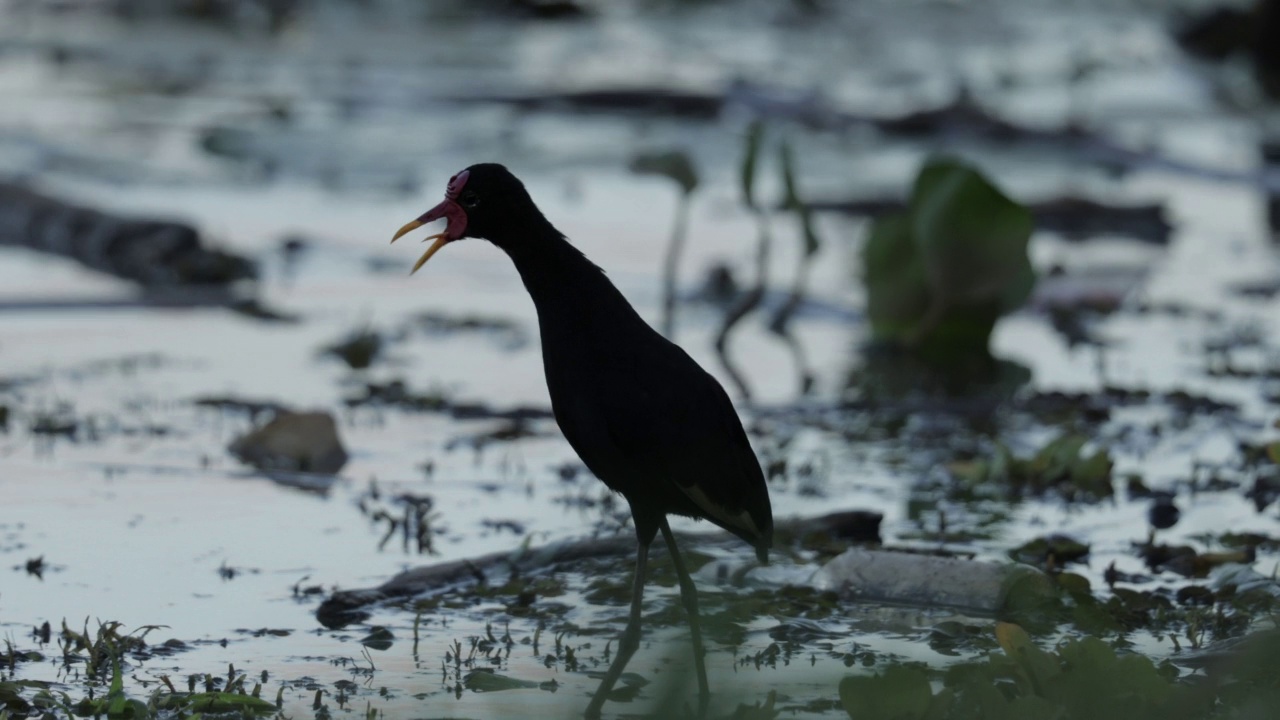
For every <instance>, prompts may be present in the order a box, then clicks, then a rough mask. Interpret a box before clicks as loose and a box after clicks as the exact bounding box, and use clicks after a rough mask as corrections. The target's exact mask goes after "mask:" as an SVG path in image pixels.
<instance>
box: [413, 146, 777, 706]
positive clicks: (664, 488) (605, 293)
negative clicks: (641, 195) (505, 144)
mask: <svg viewBox="0 0 1280 720" xmlns="http://www.w3.org/2000/svg"><path fill="white" fill-rule="evenodd" d="M440 218H444V219H445V221H446V225H445V228H444V232H442V233H439V234H437V235H433V236H431V237H429V238H427V239H428V240H435V242H434V243H433V244H432V245H431V247H430V248H428V250H427V251H426V253H424V254H423V255H422V258H421V259H419V260H418V262H417V264H415V265H414V266H413V272H417V270H418V268H420V267H422V266H423V264H425V263H426V262H427V260H429V259H430V258H431V256H432V255H434V254H435V253H436V251H438V250H439V249H440V248H442V247H444V246H445V245H446V244H448V243H450V242H453V241H455V240H460V239H462V238H467V237H475V238H483V239H485V240H488V241H489V242H492V243H493V244H494V245H497V246H498V247H499V248H501V249H502V250H503V251H504V252H506V253H507V255H508V256H510V257H511V260H512V261H513V262H514V263H515V266H516V269H517V270H518V271H519V272H520V278H521V279H522V280H523V281H524V286H525V288H527V289H528V291H529V295H530V296H532V297H533V304H534V305H535V306H536V307H537V311H538V327H539V330H540V332H541V336H542V363H543V369H544V370H545V372H546V376H547V390H548V392H549V393H550V395H551V409H552V411H553V412H554V413H555V417H556V422H557V423H558V424H559V425H560V429H561V431H563V432H564V436H565V438H566V439H567V440H568V441H569V444H570V445H572V446H573V449H574V450H575V451H576V452H577V453H578V456H579V457H580V458H582V461H583V462H584V463H585V464H586V466H587V468H589V469H590V470H591V472H592V473H594V474H595V476H596V477H597V478H599V479H600V480H601V481H603V482H604V484H605V485H608V486H609V488H610V489H612V490H614V491H615V492H618V493H621V494H622V496H623V497H625V498H626V499H627V502H628V503H629V504H630V505H631V516H632V519H633V521H634V523H635V530H636V538H637V540H639V550H638V552H637V553H636V574H635V582H634V585H633V589H632V595H631V617H630V620H629V621H628V622H627V629H626V632H625V633H623V636H622V640H621V641H620V642H619V644H618V654H617V656H616V657H615V659H614V661H613V664H612V665H610V666H609V671H608V672H607V673H606V674H605V677H604V680H603V681H601V683H600V687H599V688H598V689H597V690H596V693H595V695H594V697H592V699H591V703H590V705H588V706H587V710H586V715H587V717H598V716H599V714H600V708H601V706H602V705H603V704H604V701H605V698H606V697H607V696H608V694H609V692H610V690H612V688H613V685H614V683H615V682H617V679H618V676H619V675H621V674H622V671H623V669H624V668H625V667H626V665H627V662H628V661H629V660H630V658H631V656H632V654H634V653H635V651H636V648H637V647H638V646H639V643H640V606H641V601H642V599H643V596H644V573H645V565H646V561H647V559H648V554H649V545H650V544H651V543H652V542H653V539H654V537H655V535H656V534H657V533H658V531H659V530H661V531H662V537H663V539H664V540H665V541H666V543H667V548H668V549H669V550H670V552H671V558H672V561H673V563H674V565H675V569H676V573H677V574H678V576H679V578H680V595H681V599H682V601H683V603H684V607H685V610H686V612H687V613H688V615H689V626H690V630H691V634H692V636H693V653H694V664H695V667H696V668H697V673H698V690H699V695H700V699H701V702H702V705H703V706H704V707H705V704H706V702H707V699H708V697H709V691H708V688H707V671H706V666H705V664H704V661H703V649H702V633H701V629H700V627H699V618H698V595H697V589H696V588H695V587H694V585H693V579H692V578H690V577H689V572H688V570H687V569H686V568H685V565H684V561H683V560H682V559H681V558H680V553H679V551H678V550H677V549H676V542H675V538H674V537H673V536H672V534H671V528H670V527H669V526H668V524H667V515H668V514H672V513H674V514H676V515H684V516H686V517H692V518H701V519H706V520H710V521H711V522H713V523H715V524H716V525H719V526H720V527H722V528H724V529H725V530H728V531H729V532H731V533H733V534H734V535H737V536H738V537H740V538H742V539H743V540H746V541H747V542H748V543H750V544H751V545H752V546H753V547H754V548H755V550H756V555H757V556H758V557H759V559H760V562H762V563H765V562H768V551H769V548H770V547H771V546H772V545H773V513H772V510H771V509H770V505H769V491H768V488H767V486H766V485H765V479H764V474H763V473H762V472H761V471H760V464H759V462H758V461H757V460H756V456H755V454H754V453H753V452H752V450H751V445H750V444H749V443H748V441H747V434H746V432H744V431H743V429H742V422H741V421H740V420H739V419H738V416H737V414H736V413H735V412H734V409H733V404H732V403H731V402H730V400H729V396H728V394H726V393H725V391H724V388H723V387H721V386H720V383H719V382H717V381H716V380H715V378H713V377H712V376H711V375H709V374H707V372H706V371H705V370H703V369H702V368H701V367H699V366H698V364H697V363H696V362H694V361H693V359H692V358H690V357H689V355H688V354H686V353H685V351H684V350H682V349H680V347H679V346H678V345H676V344H674V343H672V342H670V341H669V340H667V339H666V338H664V337H663V336H662V335H660V334H658V333H657V332H656V331H654V330H653V328H651V327H649V325H647V324H646V323H645V321H644V320H643V319H641V318H640V315H638V314H637V313H636V311H635V309H633V308H632V307H631V304H630V303H628V302H627V300H626V298H624V297H623V296H622V293H621V292H619V291H618V289H617V288H616V287H614V285H613V283H612V282H610V281H609V278H608V277H606V276H605V274H604V271H603V270H601V269H600V268H599V267H597V266H596V265H594V264H593V263H592V262H591V261H590V260H588V259H587V258H586V256H585V255H583V254H582V252H580V251H579V250H578V249H577V248H575V247H574V246H573V245H571V244H569V241H568V240H567V239H566V238H565V236H564V235H563V234H562V233H561V232H560V231H559V230H556V229H555V227H553V226H552V225H551V223H550V222H548V221H547V219H546V218H545V217H544V216H543V215H542V212H541V211H540V210H538V207H537V205H535V204H534V202H533V199H532V198H530V197H529V193H528V192H527V191H526V190H525V188H524V184H523V183H521V182H520V180H519V179H517V178H516V177H515V176H514V175H512V174H511V173H510V172H509V171H508V170H507V169H506V168H505V167H503V166H502V165H497V164H492V163H484V164H479V165H472V166H471V167H469V168H467V169H466V170H463V171H462V172H460V173H458V174H457V175H454V176H453V177H452V178H450V180H449V186H448V189H447V190H446V191H445V199H444V202H442V203H440V204H439V205H437V206H435V207H434V208H432V209H431V210H428V211H427V212H426V213H424V214H423V215H422V216H421V217H419V218H417V219H416V220H413V221H411V222H409V223H407V224H406V225H405V226H404V227H402V228H400V230H398V231H397V232H396V234H395V237H393V238H392V239H391V241H392V242H395V240H396V239H397V238H399V237H400V236H402V235H404V234H405V233H407V232H410V231H411V230H414V229H415V228H418V227H420V226H422V225H425V224H426V223H429V222H432V221H434V220H438V219H440Z"/></svg>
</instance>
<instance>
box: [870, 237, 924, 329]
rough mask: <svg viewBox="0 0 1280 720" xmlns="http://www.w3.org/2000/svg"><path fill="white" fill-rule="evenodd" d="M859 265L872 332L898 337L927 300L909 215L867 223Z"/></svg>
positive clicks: (913, 322)
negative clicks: (866, 234)
mask: <svg viewBox="0 0 1280 720" xmlns="http://www.w3.org/2000/svg"><path fill="white" fill-rule="evenodd" d="M862 268H863V282H864V283H865V285H866V287H867V316H868V317H869V318H870V320H871V332H872V335H873V336H874V337H875V338H876V339H878V340H899V339H901V338H902V337H903V336H904V335H906V334H908V333H910V332H911V331H912V330H914V329H915V327H916V324H917V323H919V322H920V319H921V318H922V317H923V316H924V314H925V311H926V310H927V309H928V307H929V301H930V293H929V286H928V282H927V280H926V278H925V270H924V265H923V263H921V262H920V254H919V253H918V252H917V251H916V245H915V243H914V242H913V241H912V238H911V218H910V217H908V216H907V215H903V214H895V215H886V216H884V217H881V218H879V219H877V220H876V221H875V222H874V223H873V224H872V225H871V234H870V237H868V238H867V242H866V244H865V245H863V246H862Z"/></svg>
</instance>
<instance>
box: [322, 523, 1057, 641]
mask: <svg viewBox="0 0 1280 720" xmlns="http://www.w3.org/2000/svg"><path fill="white" fill-rule="evenodd" d="M880 519H881V516H880V515H879V513H873V512H865V511H848V512H839V513H833V514H830V515H824V516H821V517H817V518H804V519H795V520H790V521H786V522H781V523H779V524H778V525H777V526H776V528H775V533H776V537H777V540H778V545H780V546H781V545H784V544H786V543H790V542H792V541H793V540H795V539H798V538H801V537H805V536H810V535H812V534H814V533H825V534H826V535H828V536H830V537H831V538H832V539H836V540H843V541H848V542H853V543H878V542H879V526H880ZM680 535H681V539H682V541H683V542H684V543H688V544H691V545H693V546H697V547H703V548H705V547H707V546H708V545H724V546H726V547H729V546H731V545H733V544H736V543H740V541H738V540H737V539H735V538H733V537H731V536H730V535H728V534H727V533H723V532H719V531H717V532H715V533H698V534H693V535H689V534H680ZM634 552H635V539H634V538H632V537H631V536H630V535H619V536H616V537H611V538H594V539H587V540H565V541H561V542H557V543H552V544H550V545H546V546H543V547H540V548H533V549H525V548H521V549H519V550H516V551H514V552H498V553H490V554H488V555H482V556H480V557H475V558H468V559H464V560H452V561H449V562H443V563H437V564H434V565H427V566H424V567H418V568H413V569H411V570H406V571H405V572H402V573H400V574H398V575H396V576H395V577H392V578H391V579H390V580H388V581H386V582H385V583H383V584H381V585H379V586H377V587H374V588H362V589H356V590H339V591H336V592H334V593H333V594H332V595H330V596H329V597H328V598H326V599H325V600H324V601H323V602H322V603H321V604H320V607H319V608H317V609H316V619H317V620H319V621H320V623H321V624H322V625H324V626H326V627H342V626H345V625H347V624H350V623H351V622H353V621H358V620H360V619H361V618H362V617H364V613H363V609H364V608H367V607H369V606H371V605H374V604H377V603H381V602H384V601H390V600H396V599H405V598H410V597H415V596H419V595H424V594H429V593H432V592H438V591H443V590H448V589H451V588H454V587H457V586H458V585H461V584H465V583H473V584H483V583H487V582H490V575H491V574H496V573H500V572H506V573H510V574H512V575H517V574H520V575H523V574H528V573H532V572H537V571H545V570H548V569H551V568H554V567H555V566H558V565H562V564H565V563H573V562H577V561H582V560H598V559H607V558H618V559H619V560H621V559H624V558H629V557H630V556H631V555H632V554H633V553H634ZM811 582H812V584H813V585H814V586H815V587H817V588H819V589H824V590H833V591H836V592H839V593H841V594H842V595H844V596H845V597H846V598H849V599H854V600H875V601H882V602H891V603H900V604H914V605H926V606H932V605H940V604H941V605H948V606H951V607H956V608H960V609H963V610H966V611H969V612H974V613H984V614H995V613H997V612H999V611H1000V610H1001V609H1003V607H1004V605H1005V603H1006V601H1007V599H1008V598H1009V597H1010V593H1011V592H1012V591H1013V590H1014V589H1015V588H1016V589H1017V590H1018V591H1019V593H1020V595H1019V597H1020V599H1024V598H1025V594H1023V593H1024V591H1026V590H1028V589H1030V590H1031V592H1033V593H1036V594H1051V593H1052V592H1053V589H1052V583H1051V582H1050V581H1048V579H1047V578H1045V576H1044V575H1043V574H1041V573H1040V572H1039V571H1038V570H1035V569H1034V568H1031V567H1029V566H1025V565H1018V564H1014V563H1009V564H995V563H986V562H978V561H974V560H971V559H966V558H956V557H937V556H935V555H933V554H930V553H917V552H904V551H894V550H875V549H869V548H865V547H856V548H853V549H851V550H849V551H847V552H845V553H844V554H842V555H840V556H838V557H836V558H835V559H834V560H832V561H831V562H829V563H827V564H826V565H825V566H823V568H822V569H821V570H819V571H818V572H817V573H815V574H814V576H813V579H812V581H811Z"/></svg>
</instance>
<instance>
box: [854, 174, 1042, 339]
mask: <svg viewBox="0 0 1280 720" xmlns="http://www.w3.org/2000/svg"><path fill="white" fill-rule="evenodd" d="M1032 228H1033V223H1032V218H1031V213H1030V211H1028V210H1027V208H1025V207H1023V206H1022V205H1020V204H1019V203H1017V202H1015V201H1013V200H1011V199H1009V198H1008V197H1007V196H1005V195H1004V194H1003V193H1002V192H1001V191H1000V190H999V189H998V188H997V187H996V186H995V185H993V184H991V182H990V181H988V180H987V179H986V178H985V177H983V175H982V174H981V173H979V172H978V171H977V170H975V169H973V168H971V167H969V166H968V165H965V164H964V163H962V162H960V161H958V160H954V159H949V158H936V159H933V160H930V161H928V162H927V163H926V164H925V166H924V167H923V168H922V169H921V170H920V174H919V176H917V178H916V181H915V185H914V187H913V189H912V193H911V198H910V201H909V203H908V206H907V210H906V211H905V212H902V213H895V214H891V215H887V216H884V217H882V218H880V219H878V220H877V221H876V222H875V223H873V224H872V226H871V229H870V233H869V236H868V238H867V242H866V245H865V246H864V248H863V268H864V282H865V283H866V288H867V312H868V315H869V317H870V320H871V329H872V335H873V337H874V338H875V339H876V340H877V341H878V342H882V343H886V344H889V345H895V346H899V347H905V348H908V349H911V350H913V351H916V352H917V353H919V354H921V355H923V356H926V357H932V358H934V359H937V360H943V361H945V360H948V359H951V358H953V357H955V356H957V355H965V354H970V353H981V354H985V353H986V352H987V346H988V341H989V338H990V334H991V330H992V328H993V327H994V326H995V322H996V320H997V319H998V318H999V317H1000V316H1001V315H1003V314H1006V313H1008V312H1011V311H1012V310H1014V309H1016V308H1017V307H1018V306H1020V305H1021V304H1022V303H1023V302H1025V301H1026V299H1027V297H1028V295H1029V294H1030V292H1031V288H1032V287H1033V286H1034V284H1035V271H1034V270H1033V269H1032V267H1031V261H1030V259H1029V258H1028V257H1027V243H1028V241H1029V240H1030V237H1031V231H1032Z"/></svg>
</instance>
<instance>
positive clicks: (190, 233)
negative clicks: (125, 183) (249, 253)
mask: <svg viewBox="0 0 1280 720" xmlns="http://www.w3.org/2000/svg"><path fill="white" fill-rule="evenodd" d="M0 245H16V246H20V247H26V248H29V249H32V250H37V251H40V252H47V253H52V254H54V255H62V256H64V257H69V258H73V259H75V260H78V261H79V262H80V263H82V264H83V265H85V266H87V267H89V268H92V269H94V270H98V271H101V272H105V273H108V274H111V275H115V276H116V277H121V278H125V279H127V280H132V281H134V282H136V283H138V284H139V285H141V286H142V287H143V288H144V290H146V291H147V293H148V295H154V296H155V297H156V298H158V300H159V301H160V302H159V304H173V305H178V304H199V305H206V304H219V305H226V304H232V302H233V298H232V297H231V293H230V285H231V284H232V283H235V282H236V281H238V280H243V279H248V278H253V277H254V276H255V274H256V270H255V268H254V265H253V263H252V262H251V261H250V260H248V259H246V258H243V257H240V256H237V255H232V254H230V253H227V252H223V251H220V250H212V249H209V248H207V247H205V246H204V245H203V244H202V243H201V241H200V236H199V233H197V231H196V230H195V228H193V227H191V226H190V225H187V224H185V223H180V222H174V221H170V220H153V219H141V218H123V217H118V216H115V215H111V214H109V213H106V212H101V211H98V210H93V209H90V208H84V207H79V206H77V205H73V204H70V203H67V202H63V201H62V200H58V199H55V198H51V197H47V196H45V195H41V194H38V193H35V192H32V191H31V190H28V189H26V188H24V187H20V186H17V185H12V184H7V183H0ZM187 290H194V291H195V292H191V293H187V292H186V291H187ZM184 298H187V299H188V300H187V302H186V303H183V302H182V301H183V299H184Z"/></svg>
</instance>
